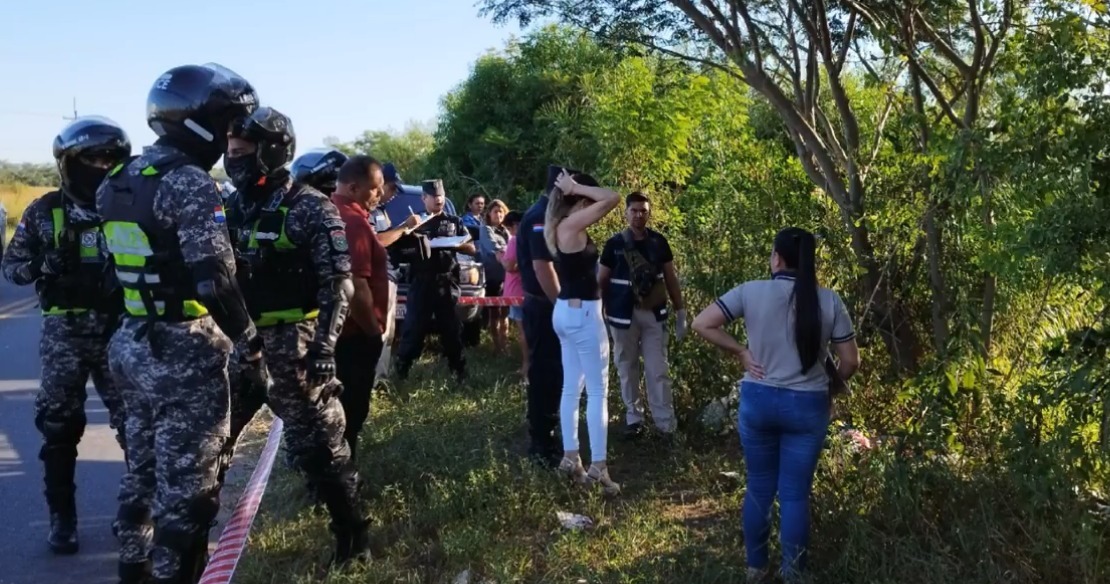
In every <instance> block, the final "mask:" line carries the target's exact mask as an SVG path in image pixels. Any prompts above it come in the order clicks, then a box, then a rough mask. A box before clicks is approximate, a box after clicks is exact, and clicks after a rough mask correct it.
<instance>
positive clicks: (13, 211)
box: [0, 184, 52, 239]
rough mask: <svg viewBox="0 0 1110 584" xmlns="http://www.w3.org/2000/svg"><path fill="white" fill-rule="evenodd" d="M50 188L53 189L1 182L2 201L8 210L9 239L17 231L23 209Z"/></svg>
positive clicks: (0, 196) (0, 199)
mask: <svg viewBox="0 0 1110 584" xmlns="http://www.w3.org/2000/svg"><path fill="white" fill-rule="evenodd" d="M50 190H52V189H51V187H29V186H26V185H11V184H0V203H3V204H4V208H5V209H7V211H8V218H7V224H8V238H9V239H10V238H11V237H12V234H14V233H15V226H16V225H18V224H19V220H20V218H22V217H23V210H24V209H26V208H27V206H28V205H30V204H31V202H32V201H34V200H35V199H37V198H39V197H40V196H42V195H43V194H45V193H46V192H48V191H50Z"/></svg>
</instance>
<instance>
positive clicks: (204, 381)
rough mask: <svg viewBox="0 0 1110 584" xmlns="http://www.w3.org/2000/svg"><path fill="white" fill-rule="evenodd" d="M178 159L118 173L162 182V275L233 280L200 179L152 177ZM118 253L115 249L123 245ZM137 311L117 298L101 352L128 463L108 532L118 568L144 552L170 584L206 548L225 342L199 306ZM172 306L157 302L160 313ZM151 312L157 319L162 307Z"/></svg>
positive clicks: (215, 503) (224, 237) (213, 199)
mask: <svg viewBox="0 0 1110 584" xmlns="http://www.w3.org/2000/svg"><path fill="white" fill-rule="evenodd" d="M181 156H182V154H181V153H180V152H179V151H178V150H176V149H174V148H172V147H169V146H166V145H155V146H150V147H148V148H146V149H144V151H143V154H142V156H140V157H138V158H137V159H136V160H133V161H132V162H131V163H130V164H128V165H127V166H126V167H125V168H124V169H123V170H122V172H123V173H124V174H125V175H126V176H127V177H129V180H132V181H140V180H143V179H141V178H139V177H140V175H141V176H143V177H151V176H155V178H157V179H160V180H159V182H158V184H157V187H156V188H157V190H156V192H155V194H154V195H153V216H154V219H155V220H156V221H157V222H158V224H159V227H161V228H163V229H165V230H167V231H168V232H171V233H176V235H177V240H178V241H177V242H176V243H177V245H178V246H179V249H180V256H179V257H178V258H177V259H176V260H174V259H170V260H168V261H167V262H166V263H165V264H164V265H163V269H164V270H166V271H167V272H169V271H171V270H177V272H173V273H178V274H180V273H181V270H184V269H186V268H185V267H184V266H187V265H190V264H197V263H200V262H203V261H205V260H208V259H210V258H216V259H217V260H218V261H220V262H223V263H224V264H225V266H226V267H227V269H229V270H231V272H232V273H233V272H234V268H233V266H234V257H233V255H232V247H231V241H230V239H229V236H228V232H227V228H226V227H225V226H224V224H223V215H222V209H221V200H220V195H219V193H218V192H217V190H216V186H215V183H214V181H213V180H212V178H211V177H210V176H209V175H208V173H206V172H204V170H202V169H201V168H200V167H198V166H195V165H192V164H184V165H180V166H176V167H174V168H171V169H169V170H158V171H157V172H150V171H151V169H158V168H159V164H160V163H161V162H162V161H164V160H165V159H166V158H174V157H178V158H179V157H181ZM118 171H119V169H116V170H114V171H113V173H112V175H111V176H110V177H109V180H108V181H107V182H105V183H104V184H103V185H101V188H100V190H99V191H98V192H97V208H98V209H99V210H100V211H101V214H102V215H103V216H104V220H105V222H107V223H106V225H110V222H112V221H113V220H114V219H115V218H114V217H113V212H112V211H111V209H112V206H111V205H113V203H112V197H113V194H112V191H113V189H112V187H111V186H110V185H111V184H112V181H113V180H114V179H113V178H112V176H115V175H116V173H117V172H118ZM147 204H149V203H147ZM214 210H216V212H215V213H214ZM105 233H106V235H107V237H108V243H109V246H110V248H111V250H112V252H113V254H115V255H116V257H117V261H116V265H117V274H119V275H121V276H122V273H121V272H120V265H121V263H120V261H119V259H118V258H119V256H120V254H121V253H125V252H124V251H117V247H116V245H117V244H116V243H114V239H113V235H112V233H111V231H110V230H108V228H107V226H106V231H105ZM121 241H123V242H126V241H127V240H126V239H121ZM119 245H120V246H121V247H120V249H121V250H123V249H124V247H123V245H124V244H119ZM166 245H169V244H167V242H165V241H162V242H161V244H160V246H166ZM154 251H155V252H156V254H157V253H160V252H161V251H162V250H161V249H156V250H154ZM153 257H155V256H152V258H153ZM171 258H172V256H171ZM182 263H183V264H184V265H181V264H182ZM184 279H185V278H181V279H180V280H179V281H178V282H177V283H176V284H174V288H175V290H174V291H175V293H178V294H181V295H182V298H185V299H190V298H193V297H194V294H195V292H194V289H193V285H192V284H191V283H189V284H186V283H185V282H184ZM121 282H123V279H122V277H121ZM163 282H165V278H164V277H163ZM124 286H125V287H126V286H127V284H126V282H124ZM177 288H181V289H177ZM135 302H136V301H135V300H134V299H133V298H132V299H128V298H125V306H126V307H127V311H128V314H127V315H126V317H125V318H124V322H123V324H122V326H121V327H120V329H119V330H118V331H117V332H116V334H115V335H114V336H113V337H112V342H111V345H110V346H109V360H110V363H111V370H112V374H113V376H114V377H115V378H116V382H117V384H118V385H119V387H120V389H121V391H122V393H123V399H124V403H125V404H126V406H127V407H128V417H127V446H128V455H129V460H130V469H129V470H128V472H127V473H126V474H125V475H124V477H123V479H122V481H121V484H120V493H119V502H120V510H119V516H118V517H117V520H116V522H115V525H114V527H115V530H116V533H117V536H118V538H119V540H120V561H121V563H123V564H135V563H140V562H143V561H144V560H146V558H147V555H148V553H149V554H150V558H151V560H152V562H153V575H154V577H155V578H156V579H159V580H167V581H174V580H172V579H173V578H175V577H176V576H177V574H178V573H179V571H183V570H184V571H188V568H187V567H186V566H183V565H182V558H183V557H184V556H185V555H186V554H188V555H189V557H190V558H193V557H194V556H195V555H196V554H195V553H194V552H192V551H190V550H192V549H194V548H193V547H192V546H199V545H204V546H205V547H206V546H207V533H208V529H209V528H210V527H211V525H212V521H213V519H214V518H215V516H216V513H217V512H218V510H219V488H220V485H219V483H218V480H217V473H218V467H219V464H218V462H219V455H220V452H221V450H222V449H223V446H224V443H225V441H226V440H227V437H228V433H229V423H228V410H229V403H228V402H229V389H228V378H227V365H228V355H229V353H230V352H231V348H232V341H231V340H230V339H229V338H228V337H227V336H226V335H225V334H224V333H223V332H222V331H221V330H220V328H219V327H218V326H217V324H216V322H215V320H213V318H212V317H211V316H210V314H209V313H208V312H207V310H204V309H203V304H200V303H196V301H195V300H185V301H184V304H186V305H189V304H190V303H194V304H192V306H193V307H196V306H200V307H201V308H200V314H199V315H198V314H196V313H193V314H192V317H191V318H187V319H184V320H180V319H177V320H175V319H168V320H157V319H156V320H150V318H151V317H149V316H146V317H144V316H142V315H147V314H148V313H146V312H139V311H140V310H141V309H142V306H141V305H140V306H139V307H137V308H136V307H135V306H134V303H135ZM144 302H145V300H144ZM170 304H171V303H170V302H166V303H165V311H166V312H167V313H169V310H170ZM158 310H159V311H160V313H161V311H162V307H158ZM193 310H196V309H195V308H194V309H193ZM185 312H186V314H188V310H186V311H185ZM252 333H253V331H248V333H247V335H246V336H248V337H249V336H250V335H251V334H252ZM152 518H153V521H154V525H155V526H156V527H155V529H153V530H152V527H151V524H150V521H151V519H152ZM202 542H203V543H202Z"/></svg>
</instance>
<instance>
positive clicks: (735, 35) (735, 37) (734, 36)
mask: <svg viewBox="0 0 1110 584" xmlns="http://www.w3.org/2000/svg"><path fill="white" fill-rule="evenodd" d="M701 5H702V6H705V7H706V8H708V9H709V12H710V13H712V14H713V18H714V20H716V21H717V24H719V25H721V26H722V27H724V29H725V34H727V35H728V38H729V40H730V41H732V43H733V44H734V45H735V46H736V50H737V51H742V50H743V46H744V41H743V39H741V38H740V31H739V30H738V29H736V28H733V26H732V23H730V22H729V20H728V18H726V17H725V15H724V13H722V12H721V9H720V8H717V4H716V3H715V2H713V0H701ZM757 61H762V59H757ZM757 66H758V65H757Z"/></svg>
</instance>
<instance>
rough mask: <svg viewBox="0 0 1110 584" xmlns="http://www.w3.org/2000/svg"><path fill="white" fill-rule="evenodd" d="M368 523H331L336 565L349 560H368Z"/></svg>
mask: <svg viewBox="0 0 1110 584" xmlns="http://www.w3.org/2000/svg"><path fill="white" fill-rule="evenodd" d="M369 527H370V522H369V521H366V520H358V521H355V522H353V523H348V524H336V523H332V524H331V526H330V527H329V528H330V529H331V532H332V533H333V534H334V535H335V558H334V560H333V562H334V563H335V564H336V565H339V566H341V565H343V564H346V563H347V562H350V561H351V560H355V561H359V562H362V561H368V560H370V529H369Z"/></svg>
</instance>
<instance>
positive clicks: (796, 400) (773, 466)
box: [739, 381, 829, 577]
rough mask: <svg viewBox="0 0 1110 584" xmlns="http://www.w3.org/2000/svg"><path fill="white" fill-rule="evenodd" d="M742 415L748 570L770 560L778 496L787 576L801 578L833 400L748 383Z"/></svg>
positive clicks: (743, 393)
mask: <svg viewBox="0 0 1110 584" xmlns="http://www.w3.org/2000/svg"><path fill="white" fill-rule="evenodd" d="M739 413H740V415H739V425H740V443H741V444H742V445H743V447H744V463H745V465H746V466H747V473H748V479H747V484H748V491H747V493H746V494H745V496H744V512H743V516H744V545H745V547H746V548H747V551H748V566H750V567H752V568H759V569H764V568H766V567H767V564H768V562H769V561H770V559H769V557H768V552H767V541H768V540H769V539H770V535H771V505H772V504H773V503H774V500H775V495H776V493H777V494H778V497H779V513H780V522H779V523H780V531H781V533H780V534H779V539H780V542H781V544H782V555H783V561H782V571H783V574H784V575H787V576H788V577H789V576H791V575H796V574H798V573H800V572H801V571H802V570H803V569H804V568H805V554H806V546H807V544H808V543H809V494H810V490H811V488H812V486H813V473H814V471H815V470H816V469H817V459H818V457H819V456H820V454H821V449H822V447H823V446H824V442H825V435H826V433H827V431H828V427H829V395H828V393H826V392H823V391H822V392H812V391H794V390H791V389H783V388H778V387H772V386H769V385H763V384H760V383H754V382H750V381H745V382H743V384H742V385H741V387H740V412H739Z"/></svg>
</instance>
